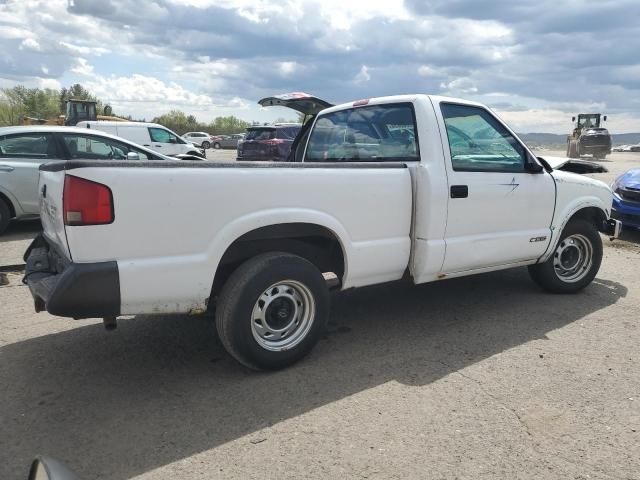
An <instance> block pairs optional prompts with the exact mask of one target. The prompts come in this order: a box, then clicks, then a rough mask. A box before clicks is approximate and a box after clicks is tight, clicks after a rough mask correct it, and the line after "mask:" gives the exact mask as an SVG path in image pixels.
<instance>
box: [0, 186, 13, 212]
mask: <svg viewBox="0 0 640 480" xmlns="http://www.w3.org/2000/svg"><path fill="white" fill-rule="evenodd" d="M0 200H4V203H6V204H7V207H9V212H10V213H11V218H15V216H16V209H15V207H14V206H13V203H11V200H9V198H8V197H7V196H6V195H5V194H4V193H1V192H0Z"/></svg>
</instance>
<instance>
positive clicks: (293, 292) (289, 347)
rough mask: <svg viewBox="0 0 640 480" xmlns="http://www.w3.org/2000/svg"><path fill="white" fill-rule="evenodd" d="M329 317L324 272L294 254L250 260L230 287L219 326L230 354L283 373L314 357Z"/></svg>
mask: <svg viewBox="0 0 640 480" xmlns="http://www.w3.org/2000/svg"><path fill="white" fill-rule="evenodd" d="M328 316H329V291H328V289H327V286H326V282H325V280H324V277H323V276H322V274H321V273H320V271H319V270H318V269H317V268H316V267H315V266H314V265H313V264H312V263H310V262H309V261H307V260H305V259H304V258H302V257H298V256H296V255H291V254H288V253H279V252H275V253H266V254H262V255H258V256H256V257H254V258H252V259H250V260H247V261H246V262H245V263H244V264H242V265H241V266H240V267H238V269H237V270H236V271H235V272H233V274H232V275H231V276H230V277H229V279H228V280H227V282H226V283H225V285H224V287H223V289H222V292H221V294H220V298H219V299H218V302H217V306H216V327H217V330H218V335H219V336H220V340H221V341H222V344H223V345H224V347H225V348H226V350H227V351H228V352H229V353H230V354H231V355H232V356H233V357H234V358H235V359H236V360H238V361H239V362H240V363H242V364H243V365H245V366H247V367H249V368H252V369H254V370H277V369H280V368H284V367H287V366H289V365H292V364H293V363H295V362H297V361H298V360H300V359H301V358H302V357H304V356H305V355H306V354H308V353H309V352H310V351H311V349H312V348H313V347H314V345H315V344H316V343H317V342H318V340H319V339H320V335H321V334H322V332H323V331H324V329H325V328H326V324H327V319H328Z"/></svg>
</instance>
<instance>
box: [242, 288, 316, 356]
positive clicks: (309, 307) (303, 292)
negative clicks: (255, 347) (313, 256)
mask: <svg viewBox="0 0 640 480" xmlns="http://www.w3.org/2000/svg"><path fill="white" fill-rule="evenodd" d="M315 315H316V302H315V300H314V299H313V295H312V294H311V291H310V290H309V289H308V288H307V287H306V286H304V285H303V284H302V283H300V282H297V281H295V280H283V281H281V282H278V283H275V284H273V285H271V286H270V287H269V288H267V289H266V290H265V291H264V292H263V293H262V294H261V295H260V296H259V297H258V300H257V301H256V303H255V305H254V306H253V311H252V313H251V333H252V334H253V338H254V339H255V340H256V342H258V344H259V345H260V346H261V347H262V348H264V349H265V350H270V351H273V352H278V351H283V350H289V349H291V348H293V347H295V346H296V345H298V344H299V343H300V342H301V341H302V340H304V338H305V337H306V336H307V334H308V333H309V330H310V329H311V326H312V325H313V320H314V318H315Z"/></svg>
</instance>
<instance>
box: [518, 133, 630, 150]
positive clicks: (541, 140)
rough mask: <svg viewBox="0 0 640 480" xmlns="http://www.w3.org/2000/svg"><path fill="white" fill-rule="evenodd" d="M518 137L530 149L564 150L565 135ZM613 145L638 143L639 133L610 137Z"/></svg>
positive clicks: (520, 134) (539, 134) (526, 135)
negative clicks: (541, 147)
mask: <svg viewBox="0 0 640 480" xmlns="http://www.w3.org/2000/svg"><path fill="white" fill-rule="evenodd" d="M518 136H519V137H520V138H521V139H522V140H523V141H524V143H526V144H527V145H529V146H530V147H539V146H544V147H547V148H551V147H555V148H565V147H566V145H567V135H558V134H555V133H519V134H518ZM612 137H613V138H612V140H613V144H614V145H635V144H637V143H640V133H619V134H616V135H612Z"/></svg>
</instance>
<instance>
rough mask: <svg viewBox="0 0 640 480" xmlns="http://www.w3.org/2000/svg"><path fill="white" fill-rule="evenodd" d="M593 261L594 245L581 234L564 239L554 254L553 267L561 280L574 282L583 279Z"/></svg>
mask: <svg viewBox="0 0 640 480" xmlns="http://www.w3.org/2000/svg"><path fill="white" fill-rule="evenodd" d="M592 263H593V246H592V245H591V242H590V241H589V239H588V238H587V237H585V236H584V235H580V234H575V235H571V236H569V237H567V238H565V239H563V240H562V241H561V242H560V244H559V245H558V248H556V251H555V253H554V256H553V267H554V269H555V272H556V275H557V276H558V278H560V280H562V281H563V282H567V283H574V282H577V281H579V280H582V279H583V278H584V277H585V276H586V275H587V274H588V273H589V270H590V269H591V264H592Z"/></svg>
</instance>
